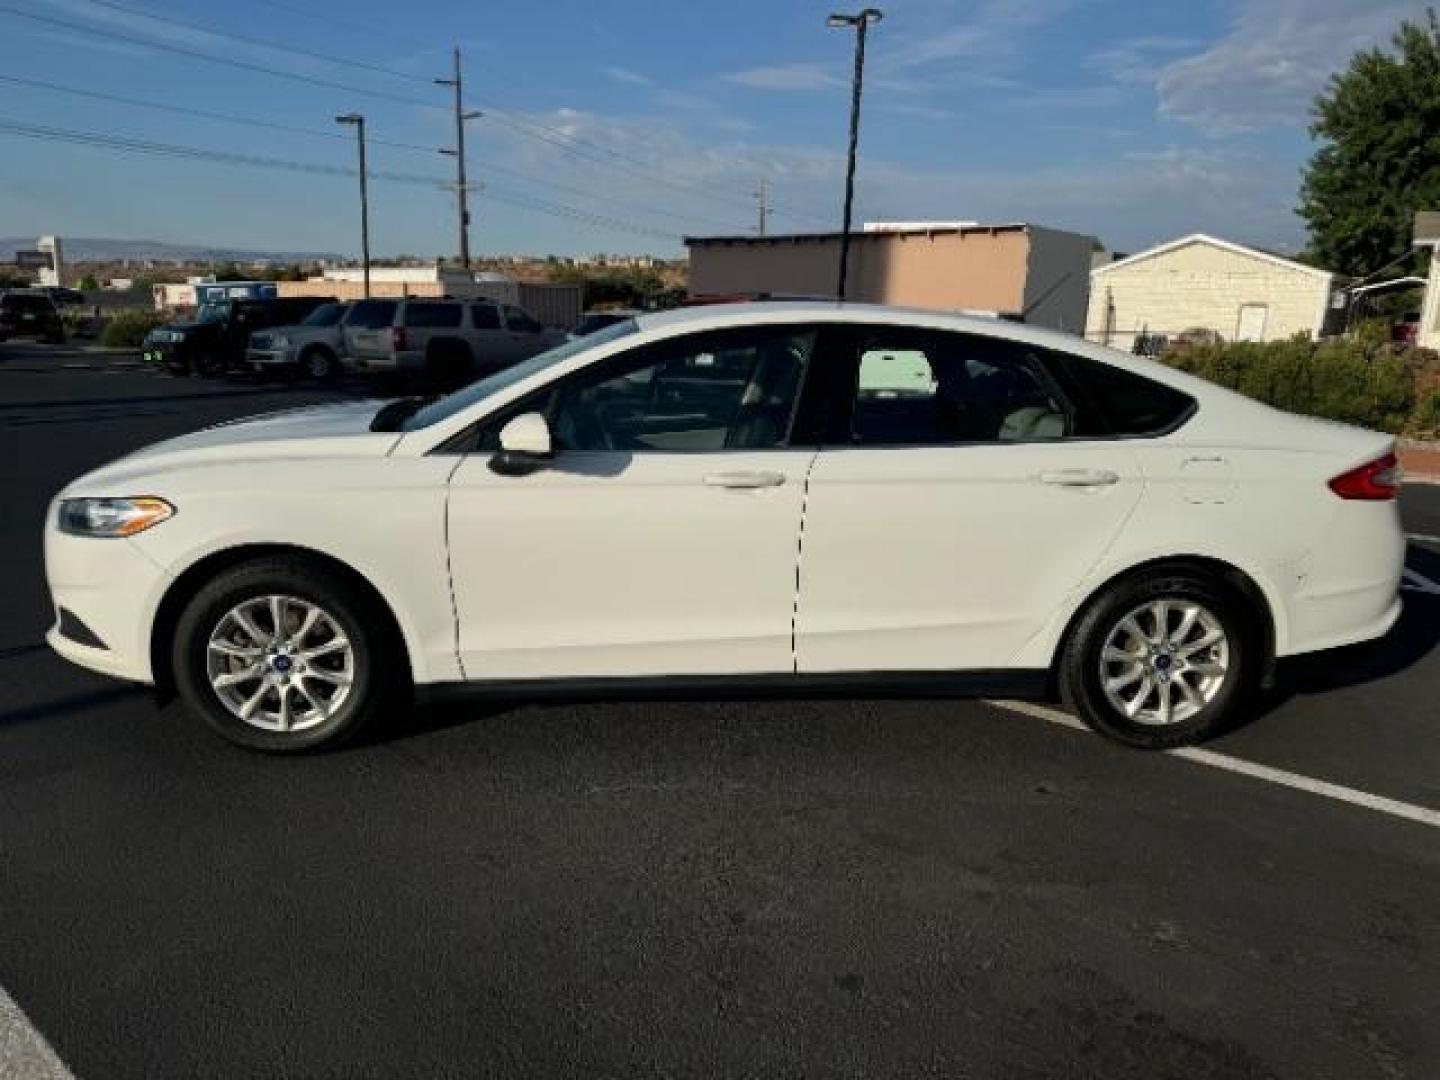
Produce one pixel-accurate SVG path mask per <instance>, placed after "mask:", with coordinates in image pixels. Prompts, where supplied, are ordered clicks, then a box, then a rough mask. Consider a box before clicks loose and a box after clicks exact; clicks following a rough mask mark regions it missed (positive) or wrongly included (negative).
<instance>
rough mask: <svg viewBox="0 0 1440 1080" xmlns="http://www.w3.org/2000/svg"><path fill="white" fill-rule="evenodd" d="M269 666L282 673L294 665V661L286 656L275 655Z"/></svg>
mask: <svg viewBox="0 0 1440 1080" xmlns="http://www.w3.org/2000/svg"><path fill="white" fill-rule="evenodd" d="M270 666H271V667H273V668H274V669H275V670H276V671H278V672H280V674H282V675H284V674H285V673H286V672H288V671H289V670H290V669H291V668H292V667H294V666H295V661H293V660H291V659H290V657H288V656H277V657H274V658H273V659H272V660H271V661H270Z"/></svg>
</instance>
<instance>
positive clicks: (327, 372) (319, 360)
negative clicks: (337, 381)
mask: <svg viewBox="0 0 1440 1080" xmlns="http://www.w3.org/2000/svg"><path fill="white" fill-rule="evenodd" d="M300 366H301V368H302V369H303V370H304V372H305V374H306V375H307V376H308V377H310V378H311V379H314V380H315V381H316V382H329V381H330V380H331V379H333V378H335V376H336V375H338V374H339V373H340V365H339V363H338V362H337V361H336V359H335V354H334V353H332V352H331V351H330V350H329V349H323V348H313V349H310V350H309V351H307V352H306V353H305V355H304V357H303V358H302V359H301V361H300Z"/></svg>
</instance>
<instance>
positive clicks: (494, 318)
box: [344, 298, 565, 387]
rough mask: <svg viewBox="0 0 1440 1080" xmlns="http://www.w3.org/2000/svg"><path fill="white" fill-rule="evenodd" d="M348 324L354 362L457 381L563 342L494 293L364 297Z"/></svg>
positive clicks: (348, 356) (363, 367)
mask: <svg viewBox="0 0 1440 1080" xmlns="http://www.w3.org/2000/svg"><path fill="white" fill-rule="evenodd" d="M355 307H356V308H357V310H356V312H355V313H354V315H353V316H352V317H351V318H349V319H347V320H346V322H345V327H344V339H345V356H344V363H345V365H346V366H347V367H351V368H354V369H355V370H357V371H369V372H398V373H401V374H411V375H414V374H419V375H423V376H425V377H426V378H427V379H428V380H430V381H431V382H433V383H436V384H438V385H440V386H446V387H453V386H459V385H462V384H463V383H465V382H468V381H469V380H471V379H473V378H475V377H476V376H479V375H486V374H491V373H493V372H496V371H499V370H501V369H503V368H507V367H510V366H511V365H513V364H518V363H519V362H520V361H521V360H525V359H527V358H528V357H531V356H534V355H535V354H536V353H538V352H543V351H544V350H546V349H548V348H550V347H551V346H552V345H556V344H558V343H559V342H560V341H561V340H563V339H564V336H565V335H564V334H563V333H561V332H560V331H557V330H547V329H545V327H543V326H541V325H540V323H539V322H538V321H537V320H535V319H533V318H531V317H530V316H529V315H528V314H526V313H525V312H524V311H523V310H521V309H520V308H518V307H515V306H514V305H513V304H501V303H496V302H495V301H492V300H452V299H448V298H447V299H428V300H415V299H409V300H375V299H372V300H362V301H358V302H357V303H356V304H355Z"/></svg>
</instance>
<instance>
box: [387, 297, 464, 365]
mask: <svg viewBox="0 0 1440 1080" xmlns="http://www.w3.org/2000/svg"><path fill="white" fill-rule="evenodd" d="M464 315H465V307H464V305H463V304H457V303H455V302H454V301H452V300H410V301H407V302H406V304H405V307H404V310H402V311H401V313H400V325H401V326H403V327H404V328H405V348H404V349H403V350H402V351H403V352H404V353H405V354H406V355H407V356H409V357H413V358H415V359H417V360H420V359H423V358H424V357H425V355H426V350H428V349H429V347H430V342H431V341H433V340H434V339H435V338H437V337H443V338H459V337H460V336H461V321H462V319H463V317H464Z"/></svg>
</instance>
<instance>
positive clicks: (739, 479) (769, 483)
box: [705, 469, 785, 488]
mask: <svg viewBox="0 0 1440 1080" xmlns="http://www.w3.org/2000/svg"><path fill="white" fill-rule="evenodd" d="M783 483H785V474H784V473H778V472H769V471H768V470H764V469H760V470H756V471H754V472H720V473H709V474H708V475H707V476H706V477H705V484H706V486H708V487H722V488H770V487H779V486H780V485H781V484H783Z"/></svg>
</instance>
